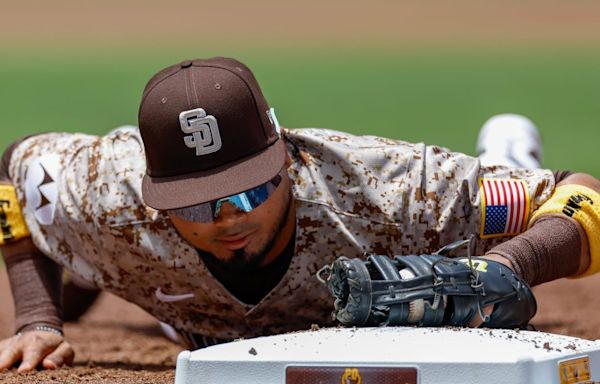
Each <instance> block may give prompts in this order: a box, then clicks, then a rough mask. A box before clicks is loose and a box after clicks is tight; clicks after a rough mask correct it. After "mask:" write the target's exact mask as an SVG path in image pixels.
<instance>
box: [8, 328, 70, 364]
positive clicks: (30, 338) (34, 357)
mask: <svg viewBox="0 0 600 384" xmlns="http://www.w3.org/2000/svg"><path fill="white" fill-rule="evenodd" d="M21 338H22V340H21V341H22V344H23V346H22V349H23V356H22V359H23V361H22V362H21V365H19V369H18V372H27V371H31V370H32V369H35V367H37V366H38V365H39V364H40V363H41V362H42V360H43V359H44V357H46V356H47V355H48V354H50V353H51V352H52V351H55V350H56V349H57V348H58V347H59V346H60V345H61V344H62V343H63V338H62V337H61V336H59V335H55V334H53V333H48V332H37V331H31V332H27V333H25V334H23V335H22V336H21Z"/></svg>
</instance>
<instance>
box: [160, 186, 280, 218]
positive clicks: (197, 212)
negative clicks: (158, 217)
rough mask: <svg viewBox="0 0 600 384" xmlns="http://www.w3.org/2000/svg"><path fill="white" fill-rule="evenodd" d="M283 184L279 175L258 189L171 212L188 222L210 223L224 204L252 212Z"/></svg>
mask: <svg viewBox="0 0 600 384" xmlns="http://www.w3.org/2000/svg"><path fill="white" fill-rule="evenodd" d="M280 183H281V176H280V175H279V174H278V175H277V176H275V177H274V178H273V179H271V180H269V181H267V182H266V183H265V184H262V185H259V186H258V187H256V188H252V189H249V190H247V191H244V192H242V193H238V194H237V195H232V196H228V197H224V198H222V199H218V200H214V201H211V202H208V203H202V204H198V205H194V206H192V207H186V208H179V209H172V210H169V212H170V213H172V214H174V215H175V216H178V217H180V218H182V219H184V220H186V221H195V222H201V223H208V222H211V221H213V220H214V218H215V217H217V216H218V215H219V212H220V211H221V206H223V204H224V203H230V204H232V205H233V206H235V207H236V208H238V209H239V210H241V211H243V212H250V211H252V210H253V209H255V208H257V207H258V206H260V205H261V204H262V203H264V202H265V201H267V199H268V198H269V197H271V195H272V194H273V192H275V190H276V189H277V187H278V186H279V184H280Z"/></svg>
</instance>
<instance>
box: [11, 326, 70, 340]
mask: <svg viewBox="0 0 600 384" xmlns="http://www.w3.org/2000/svg"><path fill="white" fill-rule="evenodd" d="M33 331H37V332H48V333H54V334H55V335H58V336H60V337H64V333H63V331H62V328H60V327H57V326H55V325H50V324H46V323H33V324H28V325H26V326H24V327H21V328H20V329H19V330H18V331H17V333H16V334H17V335H18V336H20V335H22V334H24V333H27V332H33Z"/></svg>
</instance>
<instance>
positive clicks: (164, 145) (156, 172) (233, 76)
mask: <svg viewBox="0 0 600 384" xmlns="http://www.w3.org/2000/svg"><path fill="white" fill-rule="evenodd" d="M138 119H139V128H140V133H141V135H142V140H143V142H144V148H145V151H146V164H147V168H146V175H145V176H144V179H143V181H142V196H143V198H144V201H145V203H146V204H147V205H149V206H150V207H152V208H155V209H159V210H165V209H176V208H183V207H188V206H192V205H196V204H200V203H204V202H207V201H211V200H214V199H219V198H222V197H226V196H230V195H234V194H236V193H240V192H243V191H246V190H248V189H251V188H254V187H256V186H259V185H261V184H263V183H265V182H267V181H269V180H270V179H272V178H273V177H274V176H275V175H277V173H278V172H279V171H280V170H281V168H282V167H283V165H284V163H285V145H284V144H283V140H281V139H280V138H279V133H278V127H276V124H277V122H276V119H275V117H274V115H273V114H272V111H271V110H270V109H269V106H268V104H267V101H266V100H265V98H264V96H263V94H262V92H261V90H260V87H259V85H258V82H257V81H256V79H255V78H254V75H253V74H252V72H251V71H250V69H248V67H246V66H245V65H244V64H242V63H240V62H239V61H237V60H234V59H229V58H223V57H215V58H210V59H196V60H186V61H183V62H181V63H179V64H176V65H172V66H170V67H167V68H165V69H163V70H162V71H160V72H159V73H157V74H156V75H155V76H154V77H152V78H151V79H150V81H149V82H148V84H147V85H146V88H145V89H144V94H143V96H142V102H141V104H140V110H139V115H138Z"/></svg>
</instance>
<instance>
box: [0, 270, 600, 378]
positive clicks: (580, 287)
mask: <svg viewBox="0 0 600 384" xmlns="http://www.w3.org/2000/svg"><path fill="white" fill-rule="evenodd" d="M599 285H600V276H592V277H588V278H584V279H580V280H564V279H563V280H558V281H555V282H552V283H548V284H545V285H542V286H540V287H538V288H536V289H535V292H536V297H537V299H538V306H539V309H538V314H537V315H536V317H535V318H534V319H533V322H532V323H533V325H534V326H535V327H536V328H537V329H538V330H540V331H544V332H552V333H559V334H563V335H570V336H577V337H582V338H586V339H592V340H595V339H600V316H598V308H600V296H599V295H597V294H595V292H597V287H598V286H599ZM0 303H2V310H1V311H0V337H1V338H4V337H8V336H10V335H11V333H12V331H13V321H12V316H13V306H12V298H11V295H10V290H9V286H8V281H7V278H6V273H4V271H3V270H2V273H0ZM65 334H66V337H67V338H68V339H69V341H70V342H71V343H72V345H73V348H74V349H75V353H76V358H75V364H74V366H73V367H67V368H63V369H59V370H56V371H39V372H33V373H29V374H18V373H17V372H16V370H14V369H13V370H11V371H9V372H5V373H1V374H0V382H1V383H8V384H16V383H68V384H71V383H73V384H75V383H127V384H129V383H173V381H174V379H175V362H176V358H177V354H178V352H179V351H181V350H182V349H181V347H179V346H177V345H175V344H173V343H171V342H169V341H168V340H167V339H165V338H164V337H163V336H162V333H161V331H160V329H159V327H158V323H157V322H156V320H154V319H153V318H152V317H151V316H150V315H148V314H147V313H145V312H144V311H143V310H141V309H139V308H138V307H136V306H134V305H132V304H129V303H127V302H125V301H123V300H121V299H119V298H116V297H115V296H113V295H110V294H103V295H102V296H100V298H99V300H98V302H97V303H96V304H95V305H94V306H93V307H92V308H91V309H90V311H89V312H88V313H87V314H86V315H85V316H84V317H83V318H82V319H81V320H80V321H79V322H78V323H67V324H66V326H65Z"/></svg>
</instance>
